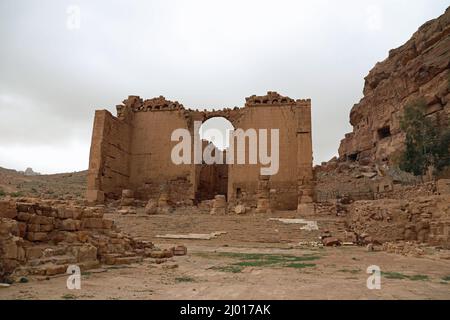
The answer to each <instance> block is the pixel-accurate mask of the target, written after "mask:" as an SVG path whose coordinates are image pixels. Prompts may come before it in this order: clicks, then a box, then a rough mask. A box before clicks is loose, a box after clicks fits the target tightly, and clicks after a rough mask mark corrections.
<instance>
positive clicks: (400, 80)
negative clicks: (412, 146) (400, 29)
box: [339, 8, 450, 161]
mask: <svg viewBox="0 0 450 320" xmlns="http://www.w3.org/2000/svg"><path fill="white" fill-rule="evenodd" d="M449 68H450V8H447V10H446V12H445V13H444V14H443V15H441V16H440V17H438V18H437V19H434V20H431V21H429V22H427V23H425V24H424V25H423V26H421V27H420V28H419V30H418V31H417V32H416V33H414V35H413V36H412V38H411V39H410V40H409V41H408V42H406V43H405V44H404V45H402V46H401V47H399V48H397V49H393V50H391V51H390V52H389V56H388V58H387V59H386V60H384V61H382V62H379V63H377V64H376V65H375V67H374V68H373V69H372V70H371V71H370V72H369V74H368V75H367V77H366V78H365V85H364V97H363V98H362V99H361V101H360V102H359V103H358V104H356V105H354V106H353V108H352V110H351V112H350V123H351V125H352V126H353V132H351V133H348V134H346V135H345V138H344V139H343V140H342V141H341V145H340V147H339V157H340V158H344V159H349V160H362V159H365V160H366V161H367V160H372V161H373V160H377V161H386V160H390V159H391V157H392V155H393V154H394V153H395V152H396V151H397V150H399V149H401V148H402V146H403V142H404V135H403V134H402V133H401V131H400V118H401V115H402V112H403V109H404V107H405V106H406V105H407V104H408V103H410V102H413V101H415V100H417V99H420V98H423V99H424V100H425V102H426V104H427V111H426V112H427V117H429V118H430V119H432V120H433V121H434V123H435V124H436V125H437V126H448V125H449V120H450V90H449V89H450V71H449Z"/></svg>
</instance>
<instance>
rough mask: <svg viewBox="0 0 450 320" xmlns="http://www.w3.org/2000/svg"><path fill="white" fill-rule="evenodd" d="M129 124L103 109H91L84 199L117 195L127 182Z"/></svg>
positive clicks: (98, 198)
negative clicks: (92, 116) (87, 169)
mask: <svg viewBox="0 0 450 320" xmlns="http://www.w3.org/2000/svg"><path fill="white" fill-rule="evenodd" d="M130 137H131V125H130V124H129V122H128V121H120V120H119V119H117V118H116V117H114V116H113V115H112V114H111V113H110V112H109V111H107V110H97V111H96V112H95V119H94V128H93V132H92V142H91V150H90V156H89V171H88V177H87V180H88V191H87V199H88V200H94V201H95V200H99V201H103V198H104V194H108V195H109V196H110V197H114V196H116V197H118V196H119V195H120V194H121V192H122V189H125V188H126V186H127V185H128V184H129V178H130V171H129V169H130V167H129V160H130V159H129V156H130Z"/></svg>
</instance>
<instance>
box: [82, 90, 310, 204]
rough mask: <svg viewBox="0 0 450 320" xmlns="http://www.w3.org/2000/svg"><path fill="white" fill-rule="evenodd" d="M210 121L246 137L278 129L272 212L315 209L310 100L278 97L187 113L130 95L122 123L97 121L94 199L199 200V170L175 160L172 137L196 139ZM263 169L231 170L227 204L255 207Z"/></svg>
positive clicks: (106, 118)
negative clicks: (310, 205)
mask: <svg viewBox="0 0 450 320" xmlns="http://www.w3.org/2000/svg"><path fill="white" fill-rule="evenodd" d="M212 117H224V118H226V119H228V120H229V121H230V122H231V123H232V124H233V126H234V128H241V129H243V130H246V129H249V128H254V129H279V138H280V148H279V154H280V158H279V162H280V163H279V171H278V172H277V173H276V174H274V175H273V176H270V178H269V179H268V180H267V181H268V182H267V185H268V188H270V196H271V199H270V201H271V205H273V206H274V207H275V208H279V209H294V208H296V206H297V204H298V203H299V202H310V201H311V197H310V196H309V195H310V194H311V192H310V190H311V188H312V142H311V101H310V100H309V99H307V100H304V99H297V100H294V99H291V98H288V97H284V96H281V95H279V94H278V93H276V92H268V93H267V94H266V95H264V96H255V95H253V96H251V97H248V98H246V102H245V105H244V107H242V108H238V107H235V108H225V109H222V110H212V111H208V110H203V111H200V110H192V109H185V108H184V107H183V105H181V104H180V103H178V102H176V101H175V102H173V101H169V100H166V99H165V98H164V97H158V98H153V99H148V100H143V99H141V98H139V97H137V96H129V97H128V99H126V100H124V101H123V104H122V105H119V106H117V117H114V116H113V115H111V113H109V112H108V111H106V110H98V111H96V114H95V120H94V130H93V135H92V144H91V154H90V163H89V173H88V195H87V196H88V199H89V200H90V201H103V200H104V198H105V197H107V198H118V197H119V196H120V194H121V191H122V189H132V190H134V192H135V196H136V197H137V198H141V199H149V198H153V197H157V196H158V194H159V192H160V191H159V190H160V187H161V185H164V186H167V189H168V190H169V194H170V196H169V197H170V201H172V202H173V203H177V202H180V201H186V200H190V201H195V199H196V193H197V192H198V189H199V179H200V170H199V166H198V165H195V164H193V163H192V164H181V165H176V164H174V163H173V162H172V161H171V158H170V154H171V149H172V148H173V146H174V145H175V142H172V141H170V136H171V133H172V132H173V130H175V129H177V128H183V129H187V130H189V131H190V132H191V134H194V123H195V121H205V120H207V119H209V118H212ZM260 168H261V165H260V164H232V165H229V166H228V173H227V178H228V182H227V195H228V201H235V200H236V199H237V197H239V196H241V195H242V194H245V195H246V196H247V197H248V199H249V201H252V202H255V203H256V200H257V193H258V181H260Z"/></svg>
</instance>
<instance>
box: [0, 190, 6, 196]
mask: <svg viewBox="0 0 450 320" xmlns="http://www.w3.org/2000/svg"><path fill="white" fill-rule="evenodd" d="M4 196H6V192H5V191H3V189H0V197H4Z"/></svg>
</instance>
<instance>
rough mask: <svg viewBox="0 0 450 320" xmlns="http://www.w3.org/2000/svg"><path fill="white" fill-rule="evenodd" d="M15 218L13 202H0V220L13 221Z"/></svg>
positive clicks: (15, 211) (15, 212)
mask: <svg viewBox="0 0 450 320" xmlns="http://www.w3.org/2000/svg"><path fill="white" fill-rule="evenodd" d="M16 217H17V210H16V205H15V203H14V202H13V201H9V200H0V218H9V219H14V218H16Z"/></svg>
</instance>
